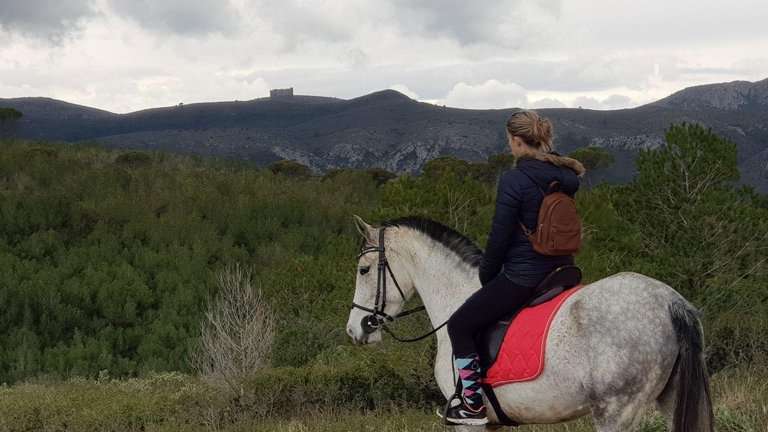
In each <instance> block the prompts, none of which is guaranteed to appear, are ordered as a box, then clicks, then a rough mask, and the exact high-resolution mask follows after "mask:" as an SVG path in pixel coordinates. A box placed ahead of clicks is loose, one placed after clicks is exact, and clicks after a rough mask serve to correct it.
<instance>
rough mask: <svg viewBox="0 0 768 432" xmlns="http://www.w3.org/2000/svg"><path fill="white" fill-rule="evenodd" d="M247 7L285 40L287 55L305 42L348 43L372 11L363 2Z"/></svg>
mask: <svg viewBox="0 0 768 432" xmlns="http://www.w3.org/2000/svg"><path fill="white" fill-rule="evenodd" d="M248 6H249V9H250V10H251V11H252V12H253V13H254V14H255V15H256V18H257V20H259V21H261V22H263V23H264V24H265V25H266V26H268V27H269V28H270V29H271V30H272V32H273V33H275V34H277V35H278V36H280V37H281V38H282V41H283V47H282V48H283V50H285V51H293V50H295V49H296V48H297V46H298V45H299V44H300V43H302V42H306V41H319V42H332V43H336V42H343V41H349V40H351V39H352V38H353V36H354V33H355V29H356V27H358V26H360V25H361V24H362V23H363V22H365V21H366V17H365V14H366V11H367V10H368V9H369V8H368V7H367V6H366V5H365V3H363V2H358V1H351V2H346V1H340V0H336V1H335V2H305V1H301V0H283V1H281V2H276V1H273V0H250V1H249V3H248ZM369 18H370V17H369Z"/></svg>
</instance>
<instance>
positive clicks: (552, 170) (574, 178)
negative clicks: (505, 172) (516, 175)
mask: <svg viewBox="0 0 768 432" xmlns="http://www.w3.org/2000/svg"><path fill="white" fill-rule="evenodd" d="M517 169H519V170H521V171H523V172H524V173H525V174H526V175H527V176H529V177H530V178H532V179H534V180H535V182H536V184H537V185H538V187H540V188H542V189H544V190H547V189H548V185H549V183H550V182H552V181H553V180H557V181H558V182H559V183H560V184H561V186H562V187H563V190H564V192H566V193H568V194H569V195H573V194H575V193H576V191H577V190H578V189H579V177H580V176H582V175H584V173H585V172H586V170H585V169H584V166H583V165H582V164H581V162H579V161H577V160H576V159H573V158H569V157H564V156H560V155H558V154H557V153H550V154H541V155H536V156H535V157H526V158H522V159H520V160H519V161H518V163H517Z"/></svg>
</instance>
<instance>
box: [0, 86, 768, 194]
mask: <svg viewBox="0 0 768 432" xmlns="http://www.w3.org/2000/svg"><path fill="white" fill-rule="evenodd" d="M0 106H2V107H11V108H15V109H17V110H19V111H21V112H22V113H23V114H24V117H23V118H22V120H21V122H20V124H19V127H18V135H19V136H20V137H21V138H28V139H41V140H63V141H82V140H93V139H98V140H101V141H104V142H106V143H107V144H108V145H109V146H111V147H114V148H118V149H136V150H167V151H177V152H191V153H198V154H203V155H217V156H222V157H233V158H245V159H250V160H254V161H258V162H260V163H264V164H267V163H270V162H272V161H275V160H279V159H296V160H298V161H300V162H302V163H304V164H307V165H309V166H310V167H311V168H312V169H313V170H319V171H324V170H328V169H332V168H339V167H357V168H362V167H370V166H380V167H383V168H386V169H388V170H392V171H397V172H417V171H418V170H420V169H421V167H422V166H423V164H424V163H425V162H427V161H429V160H431V159H433V158H435V157H437V156H442V155H452V156H458V157H461V158H464V159H467V160H485V159H486V158H487V157H488V156H490V155H492V154H495V153H500V152H503V151H505V150H506V144H505V136H504V123H505V121H506V119H507V117H508V116H509V115H510V114H511V113H512V112H513V111H514V109H505V110H465V109H457V108H447V107H441V106H436V105H432V104H428V103H422V102H417V101H414V100H412V99H409V98H408V97H406V96H405V95H402V94H400V93H398V92H396V91H393V90H385V91H380V92H376V93H372V94H369V95H366V96H362V97H359V98H355V99H351V100H341V99H335V98H324V97H316V96H294V97H292V98H279V99H270V98H262V99H255V100H250V101H236V102H217V103H199V104H190V105H180V106H173V107H166V108H155V109H148V110H143V111H137V112H133V113H129V114H113V113H109V112H106V111H101V110H96V109H93V108H88V107H83V106H79V105H73V104H68V103H66V102H61V101H56V100H53V99H44V98H20V99H0ZM539 111H540V112H541V113H542V114H544V115H546V116H548V117H550V118H551V119H552V120H553V122H554V126H555V130H556V132H557V139H556V145H557V147H558V149H559V150H560V151H561V152H562V153H568V152H570V151H573V150H575V149H576V148H578V147H582V146H587V145H594V146H599V147H602V148H604V149H606V150H607V151H609V152H610V153H612V154H614V155H615V156H616V163H615V164H613V165H612V166H611V167H609V168H606V169H603V170H597V171H595V172H594V173H592V174H591V181H593V182H596V181H601V180H607V181H610V182H624V181H627V180H628V179H630V178H631V177H632V175H633V174H634V172H635V171H634V162H633V161H634V157H635V156H636V155H637V152H638V151H639V149H641V148H653V147H657V146H660V145H663V131H664V129H665V128H666V127H667V126H668V125H669V124H671V123H679V122H683V121H688V122H700V123H703V124H706V125H708V126H710V127H712V129H713V130H715V131H716V132H717V133H719V134H721V135H724V136H727V137H729V138H730V139H732V140H733V141H734V142H736V144H737V145H738V148H739V163H740V167H741V172H742V181H743V182H745V183H749V184H752V185H754V186H756V187H757V188H758V190H760V191H763V192H768V79H766V80H763V81H759V82H756V83H752V82H746V81H736V82H732V83H723V84H711V85H705V86H697V87H691V88H687V89H684V90H682V91H680V92H677V93H675V94H673V95H671V96H669V97H667V98H665V99H662V100H659V101H657V102H654V103H651V104H648V105H644V106H641V107H638V108H633V109H625V110H615V111H594V110H586V109H569V108H557V109H542V110H539Z"/></svg>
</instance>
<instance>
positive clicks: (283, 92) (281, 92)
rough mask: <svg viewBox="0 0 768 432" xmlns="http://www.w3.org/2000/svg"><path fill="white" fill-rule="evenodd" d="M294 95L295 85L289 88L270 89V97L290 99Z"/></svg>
mask: <svg viewBox="0 0 768 432" xmlns="http://www.w3.org/2000/svg"><path fill="white" fill-rule="evenodd" d="M292 97H293V87H291V88H287V89H272V90H270V91H269V98H270V99H290V98H292Z"/></svg>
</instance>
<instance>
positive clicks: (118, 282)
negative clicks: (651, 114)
mask: <svg viewBox="0 0 768 432" xmlns="http://www.w3.org/2000/svg"><path fill="white" fill-rule="evenodd" d="M666 139H667V142H668V144H669V145H668V146H667V147H663V148H660V149H656V150H651V151H643V152H641V153H640V156H639V157H638V160H637V168H638V171H639V173H640V175H639V176H638V177H637V178H636V179H635V180H634V181H632V182H630V183H629V184H627V185H624V186H609V185H600V186H597V187H592V188H591V189H588V190H587V189H585V190H583V191H582V192H580V193H579V195H578V200H577V201H578V202H577V203H578V206H579V209H580V212H581V214H582V218H583V223H584V227H585V238H584V247H583V250H582V251H581V252H580V253H579V255H578V256H577V263H578V264H579V265H580V266H582V268H583V269H584V271H585V276H586V278H587V280H588V281H594V280H597V279H599V278H602V277H605V276H607V275H610V274H614V273H616V272H620V271H637V272H640V273H643V274H646V275H648V276H651V277H655V278H657V279H660V280H662V281H664V282H666V283H668V284H670V285H671V286H673V287H674V288H675V289H677V290H678V291H679V292H680V293H682V294H683V295H684V296H685V297H686V298H688V299H689V300H691V301H692V302H693V303H694V304H695V305H696V306H698V307H699V308H701V309H702V312H703V318H702V319H703V322H704V325H705V332H706V337H707V353H708V365H709V369H710V371H711V372H713V373H717V374H723V376H727V374H731V373H733V374H737V375H738V373H739V372H738V371H744V370H751V369H749V368H752V367H755V366H754V365H765V364H766V362H765V359H766V354H768V338H767V337H766V336H765V335H766V331H767V330H768V323H766V317H768V266H767V265H766V257H767V256H768V238H767V237H766V235H767V234H766V233H768V198H766V196H764V195H759V194H757V193H755V192H754V191H753V190H751V189H750V188H748V187H739V188H737V187H735V186H734V184H735V181H736V180H737V179H738V177H739V172H738V167H737V159H736V147H735V145H734V144H732V143H731V142H729V141H727V140H724V139H722V138H720V137H717V136H716V135H714V134H712V133H711V132H709V131H707V130H705V129H703V128H702V127H700V126H695V125H680V126H673V127H671V128H670V129H669V130H667V134H666ZM510 161H511V160H510V158H509V157H505V156H497V157H494V158H491V160H489V161H488V162H486V163H471V164H470V163H467V162H464V161H461V160H460V159H456V158H440V159H436V160H434V161H433V162H431V163H430V164H428V166H426V167H425V169H424V174H423V175H422V176H420V177H414V176H411V175H402V176H399V177H397V178H393V179H390V180H389V181H386V180H387V178H388V177H387V176H383V175H382V173H381V171H376V170H368V171H362V170H340V171H335V172H333V173H330V174H329V175H326V176H324V177H317V176H309V175H307V173H306V172H305V171H301V170H298V171H297V170H287V171H281V170H279V169H272V170H269V169H265V168H260V167H257V166H254V165H250V164H248V163H242V162H232V161H225V160H219V159H210V158H205V159H201V158H193V157H186V156H178V155H173V154H167V153H137V152H132V153H118V152H114V151H110V150H108V149H106V148H104V147H103V146H101V145H98V144H90V145H85V144H84V145H69V144H49V143H42V142H29V141H5V142H3V143H2V144H1V148H0V269H2V271H1V272H0V308H1V310H2V311H3V313H2V314H0V382H4V383H7V384H14V383H16V384H17V385H16V386H14V387H11V388H9V389H0V411H4V412H5V414H0V417H3V418H5V420H3V421H6V422H11V423H7V424H6V426H7V427H6V428H8V429H14V428H15V427H14V426H8V424H15V425H17V426H18V425H19V424H29V423H28V422H35V421H38V422H40V421H42V422H43V423H45V422H46V421H54V420H55V421H60V420H61V418H64V419H69V420H66V421H68V422H69V424H75V423H76V421H75V420H73V418H76V419H79V420H77V421H83V422H85V423H83V424H88V425H92V424H96V425H97V426H93V428H94V429H93V430H96V429H100V428H103V427H105V426H104V425H103V424H101V423H98V421H96V420H94V419H95V418H96V417H94V419H91V420H88V419H87V418H85V419H84V418H82V417H77V415H75V416H74V417H71V414H67V413H72V412H79V410H81V408H77V407H73V406H71V405H67V404H77V403H83V404H88V403H89V402H82V401H81V402H77V400H80V399H77V398H74V399H72V398H70V397H69V396H66V395H67V394H70V393H69V392H75V393H77V394H80V395H81V396H82V397H83V398H85V399H83V400H90V399H88V396H87V395H88V394H92V393H93V392H102V393H99V394H103V395H104V397H105V398H106V399H104V403H111V402H108V401H109V400H113V399H114V400H115V401H123V402H121V403H123V405H120V404H119V403H118V402H114V403H117V404H118V405H115V406H114V407H113V408H110V410H111V411H109V412H111V413H112V414H110V415H112V417H114V418H115V419H117V420H115V421H116V422H117V423H119V424H121V425H125V424H131V425H133V426H131V427H138V426H136V425H144V426H146V425H151V424H157V425H163V424H170V423H168V422H170V421H171V420H169V419H176V420H173V421H177V420H178V419H179V418H180V417H178V416H177V415H176V414H174V413H177V412H185V413H187V414H188V412H189V410H192V411H194V412H195V413H196V414H195V416H191V415H190V416H189V417H185V416H186V415H187V414H184V415H183V416H182V417H183V418H184V420H183V422H185V424H187V425H196V426H195V427H198V426H199V427H203V426H205V425H206V424H216V425H219V426H220V425H227V424H229V425H232V424H240V423H241V422H242V421H245V420H244V419H247V421H251V420H253V419H254V418H267V417H271V416H273V415H280V416H289V417H290V416H292V415H300V414H301V413H302V412H303V413H306V409H307V407H316V409H319V410H321V411H322V409H324V408H323V407H336V408H338V407H344V409H353V410H354V409H357V410H367V409H372V408H376V407H396V406H405V405H407V406H409V407H416V409H420V410H422V412H423V410H425V409H428V407H430V406H431V405H432V404H439V403H440V402H441V396H440V395H439V394H438V392H437V388H436V386H435V385H434V383H433V379H432V377H431V362H432V356H433V355H434V343H433V342H432V341H426V342H423V343H418V344H410V345H402V344H396V343H395V342H394V341H392V340H390V339H388V338H387V337H386V336H385V341H384V343H383V344H381V345H379V346H367V347H362V348H361V347H354V346H351V344H350V341H349V338H348V336H347V335H346V334H345V332H344V326H345V323H346V319H347V315H348V313H349V304H350V302H351V299H352V294H353V290H354V281H355V271H354V269H355V264H356V258H355V255H356V251H357V246H358V242H359V239H358V237H357V234H356V232H355V229H354V225H353V223H352V218H351V215H352V214H359V215H361V216H363V218H365V219H366V220H369V221H381V220H385V219H389V218H393V217H397V216H404V215H411V214H419V215H424V216H427V217H429V218H432V219H435V220H437V221H440V222H442V223H444V224H446V225H448V226H451V227H453V228H455V229H457V230H458V231H460V232H462V233H464V234H466V235H467V236H469V237H470V238H472V239H474V240H476V241H477V242H478V243H479V244H481V245H482V244H484V243H485V241H486V240H487V233H488V231H489V228H490V222H491V216H492V213H493V206H494V199H495V182H496V179H497V178H498V173H499V172H500V170H503V169H506V168H508V166H509V163H510ZM297 173H298V174H297ZM233 263H239V264H241V265H244V266H248V267H249V268H250V269H251V270H252V274H253V281H252V283H253V286H254V287H255V288H257V289H260V290H261V291H262V292H263V295H264V298H265V299H266V301H267V302H268V303H269V304H270V305H271V307H272V308H273V309H274V310H275V312H276V316H277V322H276V330H277V332H276V337H275V343H274V347H273V349H272V352H271V354H270V356H269V359H268V364H267V366H265V367H264V368H263V369H262V370H260V371H256V374H255V375H254V377H252V380H251V381H250V384H249V387H248V388H249V389H251V390H252V391H251V392H249V393H248V394H247V395H246V396H245V397H240V398H237V399H235V400H230V399H227V397H225V396H223V395H219V394H217V393H216V392H214V391H212V390H210V389H207V388H206V387H204V386H202V385H201V384H200V383H199V382H198V381H197V380H195V379H193V378H191V377H189V376H187V375H178V374H177V373H178V372H182V373H184V374H186V373H190V372H191V369H190V365H189V361H188V359H189V356H188V353H189V351H190V349H191V348H193V347H195V346H196V345H197V337H198V335H199V332H200V324H201V322H202V319H203V315H204V310H205V306H206V304H207V301H208V299H210V298H211V297H212V296H213V295H214V294H215V290H216V282H215V274H216V272H217V271H218V270H220V269H221V268H223V267H225V266H227V265H231V264H233ZM415 301H418V300H415ZM405 321H406V322H404V323H402V324H398V325H399V327H398V329H397V330H399V331H400V332H402V333H404V334H406V335H408V334H411V335H416V334H417V333H419V332H422V331H424V330H428V329H429V327H428V321H427V320H426V319H425V317H415V318H413V319H408V320H405ZM167 373H171V374H170V375H168V374H167ZM158 374H160V375H158ZM163 374H165V375H163ZM158 376H159V377H161V378H157V377H158ZM738 376H739V377H741V378H739V379H745V378H744V377H745V376H748V375H744V374H743V373H741V374H740V375H738ZM758 376H759V377H762V378H760V380H762V381H759V382H758V384H756V385H755V387H756V388H757V390H755V392H756V394H758V396H756V397H755V396H754V394H752V396H750V397H752V399H755V398H756V399H757V400H758V401H759V400H762V401H763V402H762V403H763V404H764V405H763V408H762V409H765V401H766V400H768V397H764V396H759V395H763V394H764V392H765V385H764V384H765V377H764V376H763V375H758ZM137 377H138V378H143V379H144V380H133V381H125V382H123V381H112V380H113V379H116V378H119V379H124V378H137ZM162 377H165V378H162ZM168 377H170V378H168ZM82 378H85V379H93V380H98V381H83V380H82ZM72 379H74V381H67V380H72ZM22 382H24V383H26V384H20V383H22ZM46 383H56V384H50V385H47V384H46ZM68 383H70V384H68ZM99 383H100V384H99ZM130 383H133V384H130ZM169 383H170V384H169ZM722 385H723V386H724V387H727V386H728V385H729V384H728V382H727V381H726V382H724V384H722ZM94 386H95V387H94ZM99 386H101V387H99ZM131 386H137V388H143V389H145V390H147V392H148V393H146V394H147V395H148V396H147V397H148V398H149V399H146V400H145V399H141V400H138V399H137V400H136V401H135V404H139V405H136V406H133V407H132V405H131V404H133V403H134V402H131V401H132V400H133V399H131V398H132V397H133V396H130V397H129V396H125V397H122V396H119V395H120V394H126V395H127V394H131V393H130V392H131V391H133V390H131V389H133V387H131ZM761 386H762V387H761ZM78 389H79V390H78ZM158 389H159V390H158ZM163 389H165V390H163ZM35 392H37V393H35ZM121 392H123V393H121ZM125 392H127V393H125ZM153 392H160V393H158V394H159V395H158V396H157V398H158V399H157V400H158V402H157V403H150V402H148V401H149V400H150V399H151V397H154V396H151V395H153V394H155V393H153ZM142 394H144V393H142ZM25 395H26V396H25ZM30 395H32V396H30ZM34 395H37V396H34ZM163 395H165V396H163ZM170 395H175V396H173V397H171V396H170ZM143 397H144V396H142V398H143ZM121 398H122V399H121ZM174 398H175V399H174ZM265 398H266V399H265ZM760 398H763V399H760ZM747 399H749V398H747ZM752 399H750V400H752ZM98 400H99V399H98V398H96V399H93V403H97V402H96V401H98ZM222 400H223V402H222ZM742 400H743V399H742ZM43 401H47V402H44V403H45V404H53V405H54V406H47V407H44V406H43V405H40V404H44V403H43ZM56 401H61V404H58V405H57V403H58V402H56ZM63 401H69V402H66V403H65V402H63ZM160 401H162V403H161V402H160ZM212 401H213V402H212ZM723 403H724V404H725V405H723V406H724V407H726V408H727V409H729V410H731V411H732V410H734V409H739V408H740V406H739V403H738V402H733V401H730V402H728V401H726V402H723ZM760 403H761V402H756V403H754V404H752V405H750V407H751V408H749V410H748V411H745V412H746V414H743V415H742V414H739V415H742V417H744V419H743V422H745V423H744V424H747V425H748V424H752V425H753V427H760V425H763V426H765V425H766V423H765V422H764V421H763V422H762V423H759V422H758V420H757V418H758V414H757V413H758V412H759V409H760V408H759V404H760ZM18 404H21V405H18ZM24 404H26V405H24ZM125 404H127V405H125ZM143 404H147V405H143ZM185 404H192V405H193V406H189V407H188V406H186V405H185ZM204 406H209V407H212V408H210V410H209V411H205V410H203V408H201V407H204ZM24 407H26V408H24ZM141 407H143V408H141ZM233 407H234V408H233ZM57 410H58V411H57ZM142 410H143V411H142ZM201 410H202V411H201ZM211 410H212V411H211ZM731 411H728V412H729V413H731ZM131 412H134V413H135V414H129V413H131ZM57 413H59V414H57ZM120 413H123V414H124V415H125V416H124V417H120V416H121V415H123V414H120ZM6 414H7V415H8V416H10V417H7V416H6ZM11 414H13V415H16V416H17V417H18V416H21V417H18V419H17V420H12V419H13V418H16V417H13V415H11ZM731 414H732V413H731ZM731 414H720V416H721V417H722V416H723V415H731ZM737 414H738V412H737ZM24 415H27V416H28V417H24ZM89 415H94V416H96V414H94V413H93V412H91V414H89ZM733 415H736V414H733ZM46 416H49V417H46ZM57 416H62V417H61V418H59V417H57ZM112 417H110V418H112ZM721 417H719V418H721ZM9 418H11V420H9ZM46 419H47V420H46ZM56 419H58V420H56ZM163 419H165V420H163ZM14 421H18V422H21V423H13V422H14ZM55 421H54V423H55ZM89 421H91V422H92V423H88V422H89ZM179 421H182V420H179ZM414 421H417V422H418V421H422V420H414ZM739 421H742V420H739ZM93 422H96V423H93ZM121 422H122V423H121ZM164 422H165V423H164ZM750 422H751V423H750ZM51 424H52V423H51ZM99 424H101V425H102V426H98V425H99ZM273 426H274V425H273ZM90 427H91V426H89V428H90ZM190 427H191V426H190ZM116 428H117V429H120V430H124V429H126V428H128V426H120V427H116ZM86 429H88V428H85V427H84V428H83V429H82V430H86ZM51 430H56V429H51ZM285 430H309V429H306V427H305V428H304V429H301V428H298V429H290V428H287V429H285ZM311 430H315V429H311ZM318 430H319V429H318ZM393 430H394V429H393ZM428 430H431V429H428ZM734 430H736V429H734ZM739 430H742V429H739ZM743 430H749V429H743Z"/></svg>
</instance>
